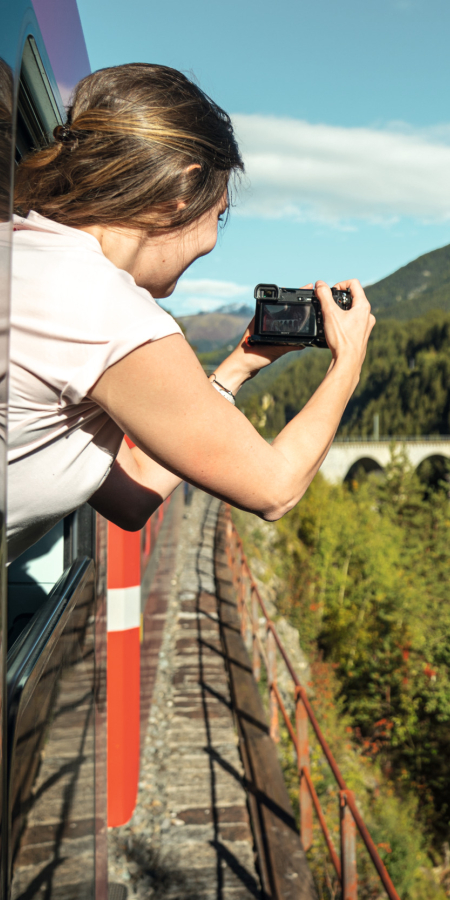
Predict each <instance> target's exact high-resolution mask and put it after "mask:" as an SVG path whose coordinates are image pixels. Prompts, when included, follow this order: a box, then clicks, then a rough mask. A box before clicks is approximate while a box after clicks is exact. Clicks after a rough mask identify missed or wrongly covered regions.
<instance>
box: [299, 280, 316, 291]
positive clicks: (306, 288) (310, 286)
mask: <svg viewBox="0 0 450 900" xmlns="http://www.w3.org/2000/svg"><path fill="white" fill-rule="evenodd" d="M313 288H314V285H313V283H312V281H310V283H309V284H302V286H301V287H300V288H299V289H298V290H299V291H311V290H313Z"/></svg>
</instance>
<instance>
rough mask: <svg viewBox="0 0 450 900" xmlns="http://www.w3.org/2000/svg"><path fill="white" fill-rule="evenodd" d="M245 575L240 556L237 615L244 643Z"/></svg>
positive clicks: (243, 563)
mask: <svg viewBox="0 0 450 900" xmlns="http://www.w3.org/2000/svg"><path fill="white" fill-rule="evenodd" d="M245 576H246V571H245V562H244V558H243V556H241V570H240V577H239V615H240V617H241V635H242V637H243V640H244V643H245V638H246V635H247V604H246V602H245V599H246V594H247V580H246V577H245Z"/></svg>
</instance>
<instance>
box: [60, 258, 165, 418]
mask: <svg viewBox="0 0 450 900" xmlns="http://www.w3.org/2000/svg"><path fill="white" fill-rule="evenodd" d="M110 265H111V264H107V266H105V267H104V268H105V270H104V272H103V276H104V277H103V278H102V288H101V290H100V291H99V295H100V296H99V297H98V298H97V302H96V303H95V310H91V322H90V323H89V328H88V330H87V331H88V333H86V332H85V333H84V334H82V335H81V345H82V346H80V347H79V350H80V357H82V363H81V365H79V366H72V367H71V370H70V372H69V373H68V375H69V377H68V380H67V383H66V384H65V386H64V388H63V390H62V392H61V399H62V400H64V401H68V402H69V403H79V402H80V401H81V400H82V399H83V398H84V397H86V394H87V393H88V392H89V391H90V389H91V388H92V387H93V386H94V384H95V383H96V381H98V379H99V378H100V377H101V375H103V373H104V372H105V371H106V369H108V368H109V367H110V366H112V365H114V363H117V362H119V360H120V359H123V357H124V356H127V355H128V354H129V353H131V352H132V351H133V350H135V349H136V348H137V347H140V346H142V345H143V344H146V343H148V342H150V341H157V340H160V339H161V338H164V337H167V336H168V335H171V334H179V335H181V336H183V333H182V331H181V328H180V326H179V325H178V324H177V322H176V321H175V319H174V318H173V316H171V315H170V313H168V312H166V311H165V310H164V309H162V308H161V307H160V306H159V305H158V303H157V302H156V301H155V300H154V299H153V297H152V296H151V294H149V292H148V291H146V290H145V289H144V288H140V287H138V286H137V285H136V283H135V282H134V279H133V278H132V277H131V276H130V275H128V273H127V272H124V271H122V270H120V269H116V268H115V267H113V269H111V267H110ZM97 274H98V273H97ZM96 281H97V279H96ZM97 283H98V281H97ZM75 331H76V329H75ZM75 340H76V337H75Z"/></svg>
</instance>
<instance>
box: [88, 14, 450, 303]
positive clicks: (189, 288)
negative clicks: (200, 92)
mask: <svg viewBox="0 0 450 900" xmlns="http://www.w3.org/2000/svg"><path fill="white" fill-rule="evenodd" d="M78 6H79V10H80V15H81V21H82V24H83V28H84V32H85V37H86V42H87V48H88V52H89V57H90V61H91V66H92V68H93V69H97V68H100V67H102V66H109V65H118V64H120V63H125V62H135V61H144V62H156V63H163V64H165V65H169V66H173V67H175V68H178V69H181V70H182V71H184V72H186V73H187V74H189V73H191V74H192V75H193V76H194V77H195V79H196V80H197V81H198V83H199V84H200V86H201V87H202V88H203V89H204V90H205V91H206V92H207V93H208V94H210V96H212V97H213V99H214V100H216V102H218V103H219V104H220V105H221V106H223V108H224V109H226V110H227V112H229V113H230V115H231V116H232V117H233V120H234V123H235V128H236V132H237V135H238V137H239V139H240V142H241V146H242V149H243V154H244V160H245V162H246V166H247V179H246V182H245V184H244V185H243V186H242V187H241V189H240V192H239V196H238V202H237V206H236V208H235V209H233V211H232V215H231V217H230V220H229V222H228V224H227V226H226V228H225V229H224V231H223V233H222V234H221V236H220V238H219V242H218V245H217V247H216V249H215V250H214V251H213V252H212V253H211V254H210V255H209V256H207V257H204V258H203V259H201V260H198V261H197V262H196V263H194V265H193V266H192V267H191V268H190V269H189V270H188V272H187V273H186V275H185V276H183V278H182V279H181V280H180V283H179V286H178V287H177V289H176V291H175V294H174V295H173V297H172V298H171V300H170V301H168V304H167V305H170V307H171V309H172V311H173V312H174V313H175V314H177V313H178V314H181V313H189V312H197V311H198V310H200V309H205V310H206V309H213V308H216V307H218V306H221V305H224V304H226V303H227V302H233V303H234V302H240V301H241V300H242V302H251V298H252V294H253V286H254V285H255V284H256V283H257V282H260V281H271V282H277V283H280V284H284V285H285V286H295V285H300V284H303V283H305V282H307V281H310V280H312V281H314V280H315V279H317V278H324V279H326V280H329V281H330V282H334V281H336V280H339V279H343V278H348V277H358V278H360V279H361V281H362V282H363V283H365V284H368V283H371V282H373V281H376V280H378V279H379V278H382V277H383V276H385V275H387V274H389V273H390V272H392V271H394V270H395V269H397V268H398V267H399V266H401V265H404V264H405V263H407V262H409V261H410V260H411V259H414V258H415V257H417V256H418V255H420V254H421V253H425V252H427V251H429V250H433V249H435V248H436V247H440V246H443V245H444V244H447V243H450V109H449V99H448V98H449V96H450V69H449V51H448V38H449V35H450V4H449V3H448V0H365V2H364V3H362V2H361V0H314V3H312V2H311V0H308V2H306V0H295V2H294V0H278V2H277V3H274V2H271V3H269V2H267V0H258V2H256V0H240V2H237V0H228V2H227V3H226V4H225V3H217V2H214V0H209V2H208V0H191V2H190V3H189V4H188V3H186V2H185V0H183V2H182V0H164V2H163V3H162V2H159V3H151V2H149V0H127V2H126V3H124V2H119V0H78Z"/></svg>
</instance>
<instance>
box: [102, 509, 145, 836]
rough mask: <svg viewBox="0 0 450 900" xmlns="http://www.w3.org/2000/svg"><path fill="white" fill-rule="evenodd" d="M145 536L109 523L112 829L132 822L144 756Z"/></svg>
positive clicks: (109, 763)
mask: <svg viewBox="0 0 450 900" xmlns="http://www.w3.org/2000/svg"><path fill="white" fill-rule="evenodd" d="M140 614H141V533H140V532H139V531H137V532H132V533H131V532H129V531H122V529H121V528H118V527H117V525H113V524H112V523H111V522H108V595H107V622H108V626H107V627H108V662H107V715H108V720H107V733H108V738H107V772H108V825H110V826H111V825H124V824H125V822H128V820H129V819H130V818H131V816H132V813H133V810H134V807H135V804H136V796H137V789H138V780H139V756H140Z"/></svg>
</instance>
